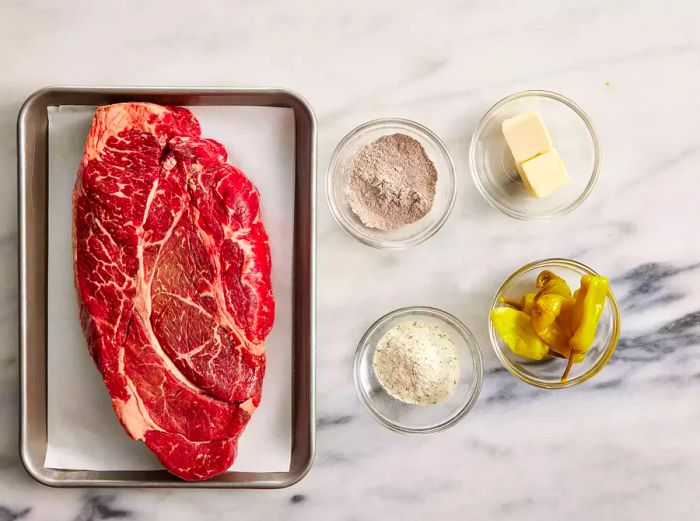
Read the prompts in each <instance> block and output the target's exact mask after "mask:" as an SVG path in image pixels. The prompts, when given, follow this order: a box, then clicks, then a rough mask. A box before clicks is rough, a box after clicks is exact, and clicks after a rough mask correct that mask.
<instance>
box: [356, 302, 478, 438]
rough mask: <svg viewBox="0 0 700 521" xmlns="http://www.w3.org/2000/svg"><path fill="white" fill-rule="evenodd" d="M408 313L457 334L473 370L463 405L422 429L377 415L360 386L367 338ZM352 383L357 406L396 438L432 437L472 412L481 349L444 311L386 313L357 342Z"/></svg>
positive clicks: (408, 308)
mask: <svg viewBox="0 0 700 521" xmlns="http://www.w3.org/2000/svg"><path fill="white" fill-rule="evenodd" d="M410 313H417V314H419V315H421V314H423V315H425V314H429V315H430V316H431V317H433V318H436V317H437V318H439V319H441V320H443V321H445V322H446V323H448V324H450V325H451V326H452V327H454V328H455V329H457V330H458V331H459V333H460V334H461V335H462V336H463V338H464V340H465V343H466V345H467V347H468V349H469V351H470V352H471V355H472V361H473V366H474V382H473V384H472V386H471V389H470V392H469V394H468V395H467V397H466V398H465V400H464V404H463V405H462V406H461V407H460V408H459V409H458V410H457V412H455V413H454V414H453V415H451V416H450V417H449V418H447V419H446V420H444V421H442V422H441V423H439V424H437V425H433V426H431V427H426V428H410V427H403V426H400V425H398V424H396V423H394V422H392V421H391V420H390V419H389V418H387V417H385V416H384V415H383V414H381V413H379V411H377V410H376V409H375V408H374V407H373V405H372V402H371V400H370V398H369V396H367V393H365V390H364V387H363V386H362V384H361V382H360V360H361V359H362V357H363V356H364V354H365V352H366V351H367V349H368V348H369V343H368V339H369V337H370V336H371V335H372V334H373V333H374V332H375V331H376V330H377V329H378V328H379V327H380V326H382V325H384V324H385V323H387V322H389V321H391V320H393V319H395V318H397V317H400V316H401V315H407V314H410ZM353 381H354V383H355V391H356V392H357V395H358V397H359V398H360V402H362V405H363V406H364V408H365V409H366V410H367V411H368V412H369V413H370V415H371V416H372V417H373V418H374V419H375V420H376V421H377V423H379V424H381V425H383V426H384V427H386V428H387V429H389V430H391V431H394V432H397V433H399V434H406V435H409V436H422V435H425V434H433V433H436V432H441V431H444V430H447V429H449V428H450V427H452V426H454V425H456V424H457V423H459V422H460V421H461V420H462V419H463V418H464V417H465V416H466V415H467V414H468V413H469V412H470V411H471V410H472V409H473V408H474V405H475V404H476V402H477V401H478V399H479V395H480V393H481V388H482V386H483V383H484V363H483V357H482V355H481V349H480V348H479V343H478V342H477V340H476V337H475V336H474V335H473V333H472V332H471V330H470V329H469V328H468V327H467V326H466V325H465V324H464V323H463V322H462V321H461V320H459V319H458V318H457V317H455V316H454V315H452V314H450V313H448V312H446V311H443V310H441V309H437V308H434V307H430V306H406V307H402V308H398V309H395V310H393V311H390V312H389V313H386V314H384V315H382V316H381V317H380V318H379V319H377V320H376V321H375V322H374V323H373V324H372V325H371V326H370V327H369V328H367V331H365V333H364V334H363V335H362V338H361V339H360V342H359V343H358V344H357V348H356V350H355V356H354V359H353Z"/></svg>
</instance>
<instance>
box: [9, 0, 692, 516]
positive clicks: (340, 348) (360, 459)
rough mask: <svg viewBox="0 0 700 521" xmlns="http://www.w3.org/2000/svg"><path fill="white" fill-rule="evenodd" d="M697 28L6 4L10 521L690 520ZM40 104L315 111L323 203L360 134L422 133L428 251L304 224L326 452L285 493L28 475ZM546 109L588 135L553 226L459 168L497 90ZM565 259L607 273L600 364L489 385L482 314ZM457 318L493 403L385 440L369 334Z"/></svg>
mask: <svg viewBox="0 0 700 521" xmlns="http://www.w3.org/2000/svg"><path fill="white" fill-rule="evenodd" d="M698 19H700V5H698V3H697V2H694V1H691V0H684V1H677V2H657V1H650V0H644V1H639V0H613V1H610V0H571V1H566V2H563V1H556V0H548V1H545V0H543V1H532V2H515V1H494V0H488V1H487V0H475V1H460V0H453V1H436V2H425V1H418V0H405V1H401V2H399V1H398V0H394V1H389V2H377V1H370V0H358V1H356V2H352V3H350V2H336V1H333V2H311V1H303V0H296V1H294V0H283V1H280V2H255V3H253V2H238V1H236V2H225V1H211V2H199V3H192V2H184V1H182V0H173V1H171V2H167V3H163V2H155V1H154V2H150V1H149V2H141V1H135V0H129V1H125V2H89V1H87V0H76V1H73V2H65V1H59V0H49V1H39V0H32V1H20V0H5V1H3V2H0V43H1V45H0V92H2V96H1V97H0V175H2V179H3V181H4V182H3V184H2V190H0V269H1V270H2V274H3V278H2V280H3V283H2V284H1V285H0V338H2V339H3V342H2V343H0V521H10V520H13V521H14V520H22V521H25V520H26V521H43V520H51V521H76V520H77V521H88V520H89V521H98V520H103V519H129V520H131V519H133V520H168V521H172V520H186V519H197V520H212V521H213V520H220V519H251V520H257V519H260V520H270V519H289V520H295V519H300V520H301V519H304V520H308V519H341V520H364V519H368V520H372V519H399V518H400V519H403V520H407V521H408V520H423V519H478V520H481V519H484V520H490V519H498V520H524V521H529V520H533V521H534V520H540V519H551V518H557V519H566V520H572V521H575V520H581V521H589V520H591V519H595V520H608V519H610V520H615V521H626V520H635V521H638V520H658V519H672V520H674V521H679V520H694V519H697V517H698V515H697V513H696V512H697V508H696V503H697V489H698V485H697V480H698V476H700V445H699V444H698V443H697V436H698V432H700V406H699V405H698V404H699V403H700V402H699V400H698V396H700V241H699V240H698V227H699V226H700V205H699V204H698V189H699V188H700V182H699V181H698V178H699V176H700V171H699V168H698V164H700V141H699V140H698V132H697V121H698V119H700V96H698V85H699V84H700V31H699V30H698V28H699V25H698ZM52 84H54V85H55V84H92V85H99V84H106V85H119V84H131V85H231V86H236V85H249V86H251V85H279V86H283V87H288V88H293V89H295V90H297V91H299V92H300V93H302V94H303V95H304V96H306V97H307V98H308V99H309V100H310V102H311V103H312V104H313V106H314V108H315V110H316V113H317V116H318V123H319V157H318V160H319V163H318V164H319V173H320V179H319V180H320V181H321V182H320V183H319V186H320V187H321V188H322V187H323V183H322V181H323V176H324V172H325V168H326V166H327V164H328V160H329V158H330V154H331V152H332V150H333V147H334V146H335V144H336V143H337V142H338V140H339V139H340V138H341V137H342V136H343V135H344V134H345V133H346V132H347V131H349V130H350V129H351V128H353V127H354V126H356V125H357V124H359V123H362V122H364V121H366V120H368V119H371V118H374V117H381V116H400V117H407V118H410V119H414V120H416V121H419V122H421V123H423V124H425V125H427V126H428V127H430V128H431V129H433V130H434V131H435V132H436V133H437V134H438V135H440V136H441V137H442V138H443V139H444V140H445V142H446V143H447V145H448V147H449V149H450V151H451V153H452V155H453V158H454V161H455V164H456V167H457V170H458V173H459V193H458V200H457V205H456V207H455V211H454V213H453V215H452V216H451V218H450V220H449V221H448V222H447V224H446V225H445V227H444V228H443V230H442V231H441V232H440V233H439V234H438V235H436V236H435V237H434V238H432V239H431V240H429V241H428V242H426V243H424V244H422V245H420V246H418V247H416V248H413V249H411V250H408V251H405V252H390V253H389V252H381V251H375V250H371V249H369V248H367V247H365V246H363V245H361V244H359V243H358V242H356V241H354V240H353V239H352V238H351V237H349V236H347V235H346V234H345V233H344V232H343V231H342V230H341V229H340V228H339V227H338V226H337V225H336V224H335V223H334V222H333V220H332V219H331V216H330V214H329V211H328V209H327V206H326V203H325V196H324V194H323V192H322V190H320V191H319V220H318V244H319V259H318V260H319V262H318V287H319V295H318V297H319V298H318V453H317V458H316V463H315V465H314V467H313V469H312V471H311V473H310V474H309V475H308V476H307V478H306V479H304V480H303V481H302V482H301V483H299V484H298V485H296V486H294V487H292V488H290V489H287V490H280V491H243V492H230V491H196V492H193V491H171V490H54V489H50V488H46V487H43V486H41V485H39V484H36V483H34V482H33V481H32V480H31V478H30V477H29V476H28V475H27V474H26V473H25V472H24V470H23V469H22V467H21V465H20V463H19V460H18V456H17V417H18V412H17V411H18V385H17V335H16V324H17V276H16V261H17V234H16V230H17V228H16V227H17V223H16V195H15V189H16V180H15V179H16V170H15V157H16V155H15V154H16V151H15V121H16V116H17V112H18V110H19V107H20V104H21V103H22V101H23V100H24V99H25V98H26V97H27V96H28V95H29V94H30V93H31V92H32V91H34V90H36V89H38V88H40V87H43V86H45V85H52ZM528 88H542V89H548V90H553V91H556V92H561V93H563V94H565V95H567V96H569V97H571V98H572V99H574V100H575V101H576V102H578V103H579V104H581V105H582V106H583V107H584V108H585V109H586V110H587V112H588V113H589V115H590V116H591V118H592V119H593V121H594V122H595V124H596V126H597V128H598V131H599V134H600V137H601V141H602V146H603V168H602V174H601V178H600V181H599V184H598V186H597V187H596V189H595V190H594V192H593V194H592V195H591V197H590V198H589V199H588V200H587V201H586V202H585V203H584V204H583V205H582V206H581V207H580V208H579V209H577V210H576V211H575V212H574V213H573V214H571V215H569V216H567V217H565V218H562V219H559V220H557V221H554V222H551V223H546V224H542V223H526V222H517V221H514V220H512V219H509V218H508V217H506V216H504V215H501V214H500V213H499V212H497V211H496V210H494V209H492V208H491V207H489V206H488V205H487V204H486V202H485V201H483V200H482V199H481V197H480V196H479V194H478V193H477V191H476V190H475V188H474V186H473V184H472V182H471V179H470V175H469V171H468V165H467V149H468V142H469V138H470V135H471V132H472V130H473V129H474V127H475V125H476V123H477V122H478V120H479V118H480V117H481V115H482V114H483V113H484V111H485V110H486V109H487V108H488V107H489V106H490V105H491V104H493V103H494V102H495V101H497V100H498V99H500V98H502V97H504V96H505V95H507V94H510V93H512V92H515V91H518V90H523V89H528ZM550 256H563V257H571V258H575V259H577V260H580V261H582V262H584V263H586V264H589V265H591V266H593V267H594V268H595V269H597V270H598V271H600V272H602V273H604V274H607V275H609V276H610V277H611V279H612V284H613V289H614V290H615V292H616V294H617V296H618V297H619V300H620V305H621V308H622V312H623V331H622V338H621V340H620V344H619V347H618V350H617V353H616V354H615V356H614V357H613V359H612V360H611V362H610V364H609V365H608V366H607V367H606V368H605V369H604V370H603V372H601V373H600V374H599V375H598V376H597V377H596V378H595V379H594V380H592V381H591V382H589V384H587V385H583V386H580V387H578V388H574V389H569V390H566V391H562V392H550V391H542V390H538V389H535V388H532V387H529V386H527V385H525V384H523V383H521V382H519V381H516V380H515V379H514V378H513V377H511V376H510V374H508V373H507V372H506V371H505V370H504V369H502V368H501V367H500V365H499V364H498V361H497V359H496V358H495V356H494V355H493V353H492V351H491V349H490V346H489V343H488V336H487V332H486V316H485V315H486V310H487V309H488V305H489V302H490V299H491V297H492V295H493V293H494V291H495V290H496V289H497V287H498V285H499V284H500V282H501V281H502V280H503V279H504V277H505V276H507V275H508V274H509V273H510V272H511V271H513V270H514V269H515V268H517V267H519V266H521V265H523V264H525V263H526V262H529V261H531V260H534V259H538V258H544V257H550ZM409 304H423V305H432V306H436V307H439V308H442V309H445V310H446V311H449V312H451V313H453V314H455V315H457V316H458V317H459V318H460V319H462V320H463V321H464V322H465V323H466V324H467V325H468V326H469V327H470V328H471V329H472V331H473V332H474V334H475V335H476V337H477V339H478V341H479V343H480V345H481V348H482V351H483V353H484V358H485V366H486V374H485V383H484V390H483V394H482V397H481V399H480V401H479V403H478V404H477V406H476V407H475V409H474V410H473V411H472V412H471V413H470V415H469V416H468V417H467V418H466V419H465V420H464V421H463V422H462V423H460V424H459V425H458V426H456V427H455V428H453V429H451V430H449V431H446V432H444V433H441V434H439V435H435V436H432V437H427V438H413V437H403V436H399V435H396V434H393V433H391V432H388V431H386V430H383V428H382V427H380V426H379V425H377V424H376V423H375V422H374V421H373V420H372V419H371V418H370V417H369V416H368V415H367V414H366V413H365V411H364V410H363V408H362V406H361V404H360V403H359V401H358V399H357V398H356V396H355V391H354V388H353V385H352V374H351V365H352V356H353V350H354V347H355V344H356V342H357V341H358V339H359V338H360V336H361V335H362V333H363V332H364V330H365V329H366V328H367V327H368V326H369V325H370V324H371V323H372V321H373V320H375V319H376V318H377V317H378V316H380V315H381V314H383V313H385V312H387V311H389V310H391V309H393V308H396V307H399V306H402V305H409Z"/></svg>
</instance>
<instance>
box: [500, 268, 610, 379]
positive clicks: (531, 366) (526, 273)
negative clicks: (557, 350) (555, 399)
mask: <svg viewBox="0 0 700 521" xmlns="http://www.w3.org/2000/svg"><path fill="white" fill-rule="evenodd" d="M543 270H550V271H552V272H554V273H555V274H556V275H559V276H560V277H561V278H563V279H564V280H566V282H567V283H568V284H569V287H570V288H571V290H572V291H573V290H575V289H577V288H578V287H579V286H580V283H581V276H582V275H586V274H589V275H598V274H597V273H596V272H595V271H593V270H592V269H591V268H589V267H588V266H585V265H583V264H581V263H580V262H576V261H572V260H568V259H546V260H541V261H537V262H532V263H530V264H527V265H526V266H523V267H522V268H520V269H519V270H518V271H516V272H515V273H513V274H512V275H511V276H510V277H508V278H507V279H506V281H505V282H504V283H503V284H502V285H501V287H500V288H499V289H498V292H497V293H496V296H495V297H494V299H493V303H492V304H491V310H493V309H495V308H498V307H501V306H503V305H504V304H501V302H500V299H501V298H502V297H505V298H509V299H514V300H519V299H520V298H521V297H522V296H523V295H525V293H529V292H531V291H534V290H535V281H536V280H537V276H538V275H539V274H540V272H542V271H543ZM488 321H489V336H490V337H491V345H493V349H494V351H496V356H498V358H499V360H500V361H501V363H502V364H503V366H504V367H505V368H506V369H508V371H509V372H510V373H511V374H513V375H514V376H517V377H518V378H520V379H521V380H523V381H524V382H527V383H529V384H531V385H534V386H537V387H542V388H545V389H562V388H565V387H572V386H574V385H578V384H580V383H583V382H585V381H586V380H588V379H590V378H592V377H593V376H594V375H595V374H597V373H598V372H599V371H600V370H601V369H602V368H603V367H605V364H607V363H608V360H610V357H611V356H612V355H613V352H614V351H615V346H617V341H618V339H619V337H620V310H619V309H618V307H617V302H616V301H615V296H614V295H613V293H612V291H609V292H608V298H607V299H606V301H605V308H604V309H603V314H602V315H601V317H600V322H599V323H598V331H597V332H596V335H595V339H594V340H593V345H592V346H591V348H590V349H589V351H588V353H586V358H584V360H583V361H582V362H580V363H578V364H574V365H573V366H572V368H571V373H570V374H569V378H568V380H567V381H566V382H562V381H561V376H562V374H564V369H565V368H566V364H567V361H566V360H565V359H563V358H558V357H555V356H550V357H547V358H545V359H544V360H528V359H527V358H523V357H521V356H518V355H516V354H515V353H513V351H511V350H510V348H509V347H508V346H507V345H506V343H505V342H504V341H503V340H502V339H501V337H500V336H499V335H498V333H497V332H496V328H495V327H494V325H493V322H491V318H490V317H489V319H488Z"/></svg>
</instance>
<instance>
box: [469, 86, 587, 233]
mask: <svg viewBox="0 0 700 521" xmlns="http://www.w3.org/2000/svg"><path fill="white" fill-rule="evenodd" d="M469 166H470V169H471V172H472V177H473V179H474V183H475V184H476V187H477V189H478V190H479V192H481V194H482V195H483V196H484V198H485V199H486V200H487V201H488V202H489V203H491V204H492V205H493V206H495V207H496V208H498V209H499V210H501V211H502V212H503V213H505V214H507V215H509V216H511V217H514V218H517V219H523V220H548V219H552V218H554V217H559V216H562V215H565V214H567V213H569V212H571V211H573V210H574V209H575V208H576V207H578V206H579V205H580V204H581V203H582V202H583V201H584V200H585V199H586V197H588V195H589V194H590V193H591V191H592V190H593V187H594V186H595V183H596V180H597V179H598V174H599V172H600V144H599V139H598V134H597V133H596V130H595V128H594V126H593V123H592V122H591V120H590V118H589V117H588V116H587V115H586V113H585V112H584V111H583V109H581V107H579V106H578V105H576V104H575V103H574V102H573V101H571V100H569V99H568V98H565V97H564V96H562V95H560V94H556V93H554V92H548V91H539V90H538V91H534V90H533V91H525V92H519V93H517V94H513V95H511V96H508V97H507V98H505V99H503V100H501V101H499V102H498V103H496V104H495V105H494V106H493V107H492V108H491V109H489V111H488V112H487V113H486V114H485V115H484V117H483V118H482V120H481V122H480V123H479V125H478V127H477V129H476V131H475V132H474V135H473V137H472V141H471V146H470V149H469Z"/></svg>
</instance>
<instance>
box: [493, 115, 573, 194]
mask: <svg viewBox="0 0 700 521" xmlns="http://www.w3.org/2000/svg"><path fill="white" fill-rule="evenodd" d="M501 131H502V132H503V136H504V137H505V138H506V142H507V143H508V147H509V148H510V151H511V153H512V154H513V158H514V159H515V166H516V168H517V170H518V173H519V174H520V177H521V178H522V180H523V183H524V184H525V188H526V189H527V191H528V192H529V193H530V194H532V195H534V196H535V197H547V196H548V195H549V194H551V193H552V192H554V191H555V190H556V189H558V188H561V187H562V186H565V185H566V184H568V183H569V182H570V180H571V179H570V178H569V174H568V173H567V171H566V167H565V166H564V162H563V161H562V159H561V156H560V155H559V152H557V150H556V149H555V148H554V145H553V144H552V138H551V137H550V136H549V131H548V130H547V127H546V126H545V124H544V121H543V120H542V117H541V116H540V114H539V113H538V112H536V111H530V112H524V113H522V114H518V115H517V116H514V117H512V118H509V119H506V120H505V121H504V122H503V124H502V125H501ZM526 165H527V166H526Z"/></svg>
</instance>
